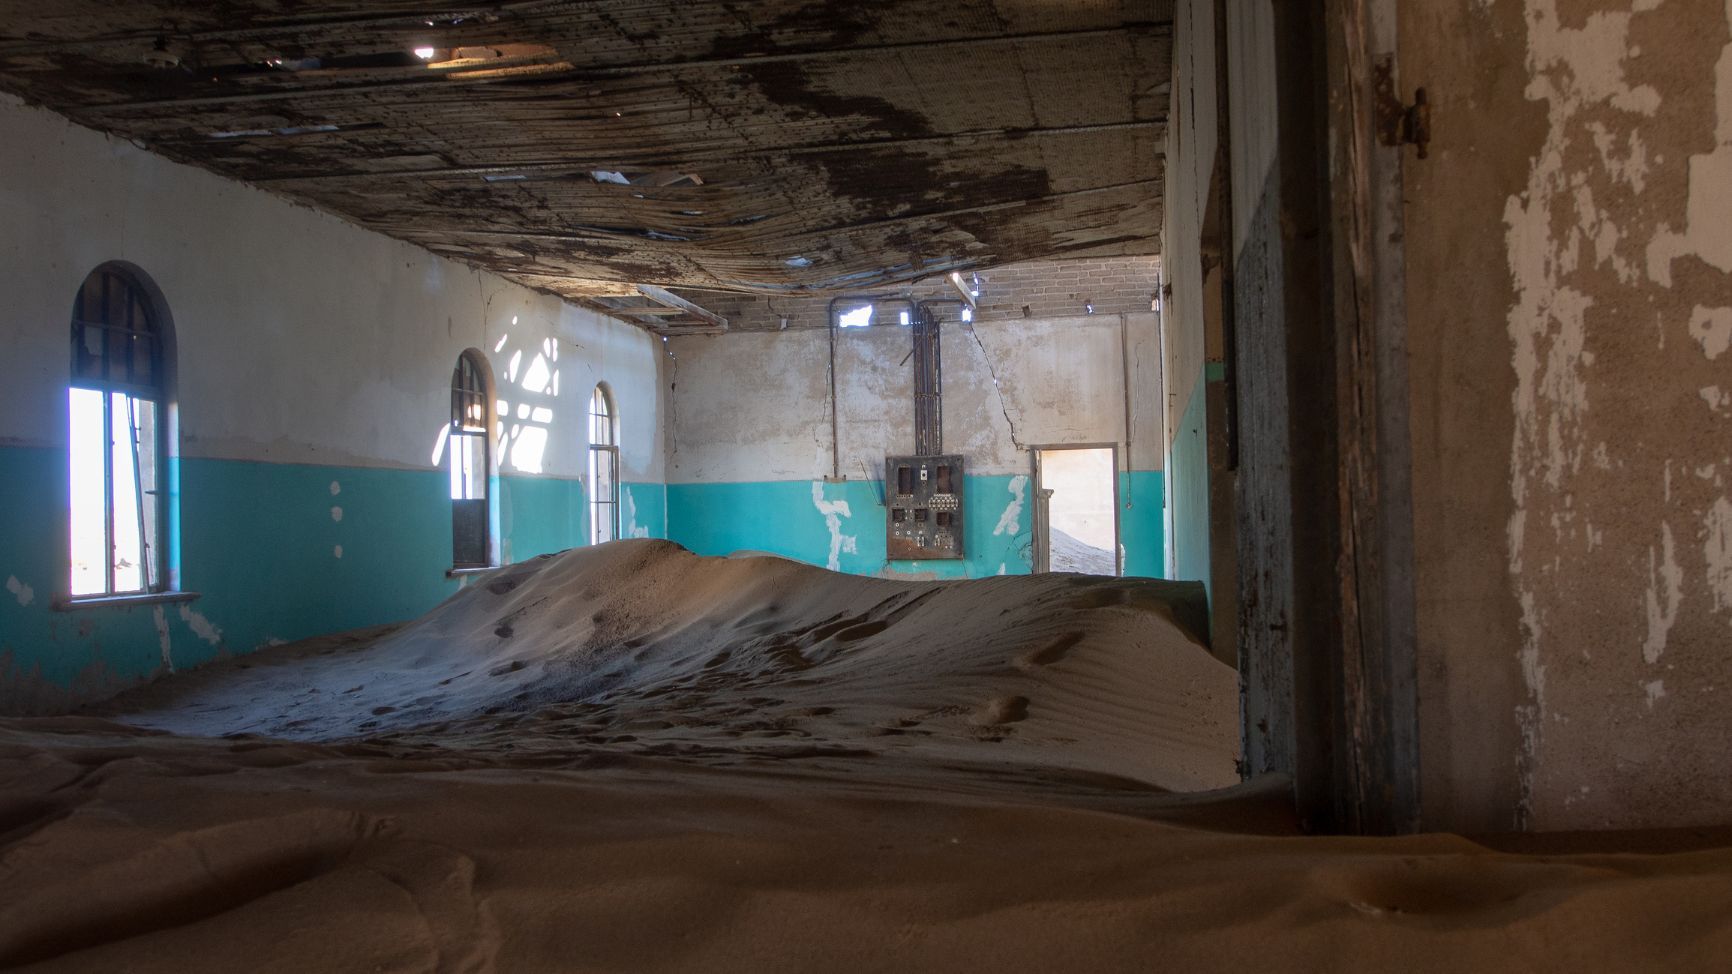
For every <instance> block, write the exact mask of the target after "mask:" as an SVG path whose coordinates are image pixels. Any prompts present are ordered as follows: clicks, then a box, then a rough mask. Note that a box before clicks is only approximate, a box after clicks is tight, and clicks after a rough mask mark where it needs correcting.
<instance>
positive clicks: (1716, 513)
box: [1402, 0, 1732, 829]
mask: <svg viewBox="0 0 1732 974" xmlns="http://www.w3.org/2000/svg"><path fill="white" fill-rule="evenodd" d="M1410 6H1411V8H1412V9H1411V10H1410V9H1408V7H1404V8H1403V11H1402V17H1403V23H1402V28H1403V45H1402V70H1403V76H1404V77H1403V82H1404V85H1406V86H1407V87H1412V86H1414V85H1425V86H1427V88H1428V90H1429V92H1430V93H1431V96H1432V100H1433V105H1434V109H1433V111H1434V116H1433V117H1434V130H1435V131H1434V137H1435V142H1434V146H1433V153H1432V158H1431V159H1430V160H1427V161H1425V162H1417V161H1414V162H1411V163H1410V164H1409V167H1408V174H1409V175H1408V198H1409V211H1408V216H1407V229H1408V238H1407V239H1408V281H1409V314H1410V322H1409V326H1410V332H1411V334H1412V336H1413V344H1412V363H1411V364H1412V369H1413V376H1414V430H1415V433H1414V435H1415V452H1416V471H1415V485H1416V490H1417V491H1418V495H1419V496H1417V497H1416V517H1417V519H1418V523H1417V525H1416V542H1417V544H1418V547H1419V551H1418V562H1419V566H1418V569H1419V585H1418V591H1419V593H1420V613H1421V618H1420V629H1421V642H1422V665H1423V669H1422V674H1421V713H1422V729H1423V755H1422V757H1423V764H1424V772H1425V788H1424V790H1425V800H1426V807H1427V818H1428V822H1429V823H1430V824H1434V825H1439V826H1444V827H1468V828H1497V827H1508V826H1511V825H1519V826H1524V827H1532V828H1542V829H1552V828H1591V827H1606V826H1638V825H1686V824H1700V823H1704V822H1718V821H1724V819H1725V816H1726V811H1725V809H1726V808H1727V807H1728V803H1729V802H1732V757H1729V756H1728V755H1732V749H1729V748H1732V700H1729V699H1728V692H1729V691H1728V684H1729V683H1732V653H1729V652H1728V647H1729V646H1732V611H1729V609H1732V600H1728V599H1727V598H1725V596H1724V594H1723V593H1724V584H1725V577H1726V574H1727V568H1726V565H1727V557H1726V542H1725V537H1726V532H1725V522H1726V515H1725V512H1726V511H1727V509H1728V504H1729V501H1728V497H1729V494H1728V491H1729V490H1732V484H1729V482H1728V481H1729V478H1728V472H1729V471H1732V417H1729V416H1728V415H1727V413H1726V411H1725V410H1723V409H1721V408H1720V399H1719V390H1721V389H1724V388H1727V387H1728V386H1732V383H1729V382H1728V381H1727V373H1726V366H1725V361H1724V360H1720V361H1716V360H1717V359H1719V358H1720V356H1721V355H1723V354H1724V350H1725V346H1726V344H1727V342H1728V340H1729V339H1728V338H1727V337H1726V336H1727V335H1729V334H1732V310H1729V309H1728V305H1732V273H1729V272H1732V193H1729V192H1728V191H1727V189H1726V187H1727V186H1729V185H1732V44H1729V43H1728V42H1729V40H1732V5H1728V4H1727V3H1726V2H1725V0H1664V2H1660V0H1636V2H1599V3H1586V2H1569V0H1491V2H1487V3H1482V4H1476V5H1471V6H1467V7H1464V6H1462V5H1458V4H1449V3H1444V2H1442V0H1437V2H1427V3H1421V4H1414V5H1410ZM1494 207H1495V211H1494ZM1494 227H1495V228H1500V229H1501V233H1502V236H1503V240H1504V246H1503V247H1502V248H1488V247H1486V246H1485V245H1484V244H1485V241H1486V239H1487V238H1488V235H1489V234H1490V233H1491V232H1492V231H1493V228H1494Z"/></svg>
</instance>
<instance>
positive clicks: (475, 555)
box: [448, 350, 492, 568]
mask: <svg viewBox="0 0 1732 974" xmlns="http://www.w3.org/2000/svg"><path fill="white" fill-rule="evenodd" d="M487 404H488V394H487V361H486V359H483V358H482V357H481V353H480V352H477V351H474V350H470V351H467V352H464V353H463V354H462V355H461V356H459V357H458V359H457V367H456V368H455V369H453V370H452V371H451V435H450V440H449V446H448V449H449V450H450V453H451V564H452V567H454V568H486V567H487V566H488V565H490V564H492V557H491V552H492V546H491V545H490V544H489V543H488V530H489V529H488V516H487V476H488V449H489V443H488V422H487V420H488V412H487Z"/></svg>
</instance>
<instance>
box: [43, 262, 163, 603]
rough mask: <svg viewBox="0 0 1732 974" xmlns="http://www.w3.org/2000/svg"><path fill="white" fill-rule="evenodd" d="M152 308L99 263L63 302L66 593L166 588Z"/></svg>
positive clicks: (158, 331)
mask: <svg viewBox="0 0 1732 974" xmlns="http://www.w3.org/2000/svg"><path fill="white" fill-rule="evenodd" d="M157 312H158V309H157V308H156V307H155V306H154V305H153V303H152V300H151V297H150V295H149V294H148V293H147V292H146V291H145V290H144V288H143V287H141V286H140V285H139V282H138V281H137V280H135V279H134V278H133V277H132V276H131V275H130V274H128V273H126V272H124V271H121V270H119V269H115V268H106V267H105V268H101V269H98V270H97V271H96V272H94V273H92V274H91V275H90V276H89V277H88V278H86V279H85V281H84V286H83V287H81V288H79V291H78V297H77V299H76V300H75V301H74V303H73V309H72V381H71V387H70V389H69V390H68V392H67V413H68V421H69V422H68V430H69V437H68V443H67V446H68V451H67V452H68V455H69V456H70V459H71V470H70V474H71V479H70V483H71V497H70V513H71V539H70V541H71V552H70V553H71V564H72V577H71V589H70V591H71V594H72V595H73V596H75V597H77V596H82V597H99V596H106V595H132V594H142V593H145V592H157V591H161V590H163V589H164V588H166V587H167V586H166V583H165V576H166V565H167V562H166V560H165V558H164V557H163V544H162V534H163V525H164V524H165V523H166V522H167V519H168V518H167V501H168V492H167V489H166V486H165V478H164V474H163V470H164V466H165V464H164V462H163V457H164V455H165V454H166V452H167V442H166V433H165V425H166V424H165V415H166V411H167V408H168V401H169V395H168V381H167V364H168V363H167V355H168V353H167V348H168V342H167V340H166V339H167V336H166V328H167V326H166V322H165V321H163V319H162V316H161V315H159V314H158V313H157Z"/></svg>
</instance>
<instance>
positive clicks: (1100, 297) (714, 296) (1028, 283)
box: [683, 257, 1160, 331]
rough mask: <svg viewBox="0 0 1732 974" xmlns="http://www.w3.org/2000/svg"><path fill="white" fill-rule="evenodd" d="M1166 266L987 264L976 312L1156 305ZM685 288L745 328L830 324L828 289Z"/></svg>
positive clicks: (936, 287)
mask: <svg viewBox="0 0 1732 974" xmlns="http://www.w3.org/2000/svg"><path fill="white" fill-rule="evenodd" d="M1159 266H1160V259H1159V258H1157V257H1113V258H1104V259H1100V260H1052V261H1032V262H1029V263H1023V264H1007V265H1005V266H1004V267H995V268H992V269H991V270H984V271H979V272H978V274H979V277H980V297H979V299H978V300H979V303H980V308H979V310H978V311H976V312H975V319H976V320H979V321H991V320H997V319H1007V318H1065V317H1071V316H1076V315H1084V314H1089V313H1090V312H1089V310H1088V308H1089V306H1090V305H1091V304H1092V305H1093V307H1094V311H1093V313H1094V314H1110V315H1116V314H1121V313H1125V312H1136V311H1148V310H1149V306H1150V302H1151V301H1152V300H1153V299H1154V295H1155V289H1156V287H1157V286H1158V284H1157V281H1158V268H1159ZM965 276H966V275H965ZM683 293H684V294H685V295H686V296H687V297H689V298H691V299H692V300H693V301H696V302H697V303H698V304H700V305H702V306H704V307H705V308H708V309H710V310H712V311H714V312H716V313H717V314H720V315H723V316H724V317H726V318H727V319H728V322H729V326H730V327H731V328H733V329H735V330H738V331H765V330H770V331H774V330H776V329H778V328H780V327H782V319H783V318H786V319H787V322H788V323H787V327H789V328H825V327H828V326H829V305H830V298H829V297H827V296H822V297H773V298H765V297H757V296H748V295H737V294H726V293H718V292H703V291H687V292H683ZM871 293H873V294H884V295H895V296H897V297H913V298H916V299H921V298H944V297H952V296H954V295H955V294H956V291H955V289H953V288H952V287H951V286H950V285H949V284H948V283H947V282H946V281H945V279H944V278H942V277H937V278H932V279H930V280H926V281H921V282H919V283H917V284H913V285H908V286H904V287H900V288H884V289H877V290H874V291H872V292H871ZM891 313H892V314H894V312H891ZM878 320H879V321H880V322H882V321H883V319H882V318H880V319H878Z"/></svg>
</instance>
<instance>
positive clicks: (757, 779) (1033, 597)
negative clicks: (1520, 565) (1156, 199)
mask: <svg viewBox="0 0 1732 974" xmlns="http://www.w3.org/2000/svg"><path fill="white" fill-rule="evenodd" d="M1186 591H1187V590H1185V589H1182V588H1180V587H1176V586H1169V585H1163V584H1161V583H1150V582H1139V581H1131V580H1115V579H1094V578H1083V577H1076V576H1062V575H1058V576H1040V577H1021V578H998V579H986V580H980V581H972V582H960V583H907V582H893V581H885V580H877V579H863V578H855V577H848V576H840V575H833V574H830V573H827V572H823V571H821V570H818V569H814V568H810V567H806V566H802V565H797V564H793V563H790V562H785V561H780V560H776V559H768V558H750V559H711V558H699V557H697V556H694V555H691V554H689V553H687V552H685V551H683V550H681V549H679V548H677V547H676V546H673V545H669V544H666V543H661V542H623V543H618V544H614V545H608V546H603V547H601V548H596V549H583V550H578V551H573V552H568V553H566V554H563V555H559V556H555V557H551V558H543V559H537V560H534V561H531V562H527V563H525V564H522V565H517V566H512V567H510V568H506V569H503V570H501V571H499V572H497V573H494V574H493V575H490V576H487V577H486V578H484V579H482V580H480V581H479V582H478V583H477V584H475V585H473V586H471V587H470V588H469V589H467V590H465V591H464V592H463V593H461V594H459V595H458V596H456V597H454V598H453V599H452V600H450V601H449V602H447V603H446V604H445V605H443V606H441V607H440V608H439V609H437V610H435V611H434V612H432V613H430V614H429V615H428V616H426V617H424V618H422V619H421V620H418V621H416V622H414V623H412V624H409V625H407V626H404V627H401V628H398V629H394V630H389V631H380V632H375V633H368V634H353V635H349V636H344V637H333V638H328V639H323V640H314V641H309V642H307V643H303V644H298V645H294V646H286V647H280V648H278V649H275V650H270V651H266V652H263V653H259V654H255V655H253V656H250V657H247V658H245V659H241V660H235V661H230V662H227V663H224V664H219V665H217V666H213V667H209V668H207V669H205V670H202V671H199V672H197V673H192V674H185V675H182V676H179V677H175V678H172V679H169V680H165V681H161V682H159V683H158V684H155V685H153V686H151V687H148V688H145V689H143V690H141V691H138V692H135V693H133V694H129V695H127V696H126V697H124V698H122V699H121V700H118V701H116V702H115V703H114V704H113V705H111V706H110V707H109V708H106V710H105V712H104V713H103V714H100V715H87V716H77V717H65V718H53V719H37V720H14V721H0V969H10V968H14V967H18V968H22V969H30V970H34V969H43V970H90V971H121V970H124V971H174V972H187V971H225V972H227V971H324V970H341V971H452V972H467V971H543V970H552V971H590V970H598V971H599V970H609V971H655V970H690V971H733V970H739V971H747V970H750V971H807V970H848V971H853V970H877V971H909V970H945V971H950V970H995V971H1024V970H1027V971H1036V970H1038V971H1073V970H1075V971H1083V970H1125V971H1149V970H1159V969H1164V968H1169V967H1172V968H1177V969H1186V970H1208V971H1214V970H1258V971H1267V970H1307V971H1335V970H1368V971H1412V970H1557V971H1603V970H1615V971H1636V970H1655V971H1660V970H1667V971H1671V970H1704V971H1716V970H1732V847H1729V846H1732V838H1729V836H1728V835H1727V834H1725V833H1657V834H1648V835H1642V836H1595V837H1540V838H1528V839H1502V840H1480V841H1477V842H1476V841H1470V840H1468V839H1464V838H1459V837H1454V836H1418V837H1412V838H1403V839H1383V840H1378V839H1329V838H1311V837H1303V836H1300V835H1298V834H1297V830H1296V828H1295V826H1294V823H1293V822H1292V819H1291V815H1290V814H1289V813H1288V811H1287V809H1286V806H1285V803H1284V794H1285V792H1284V789H1283V787H1282V784H1281V782H1266V783H1257V784H1253V785H1250V786H1240V787H1232V788H1227V786H1230V785H1232V784H1233V783H1234V782H1235V781H1236V780H1237V776H1236V774H1235V772H1234V765H1233V750H1234V739H1235V731H1234V725H1235V723H1236V715H1235V709H1236V690H1235V682H1236V678H1235V676H1234V674H1233V673H1232V671H1231V670H1230V669H1228V668H1227V667H1225V666H1223V665H1221V664H1220V663H1218V662H1217V661H1215V660H1214V659H1213V658H1212V657H1211V656H1210V655H1209V654H1208V652H1207V651H1206V650H1204V649H1203V648H1202V647H1201V646H1199V645H1198V644H1197V643H1196V641H1195V640H1194V639H1193V638H1192V636H1190V635H1189V632H1190V631H1194V628H1195V625H1196V623H1197V620H1196V618H1195V613H1196V606H1195V605H1194V604H1193V603H1190V602H1188V601H1186V598H1185V594H1186ZM1188 627H1189V628H1188ZM1221 788H1226V789H1227V790H1224V791H1209V790H1208V789H1221ZM1620 848H1621V849H1624V850H1626V851H1622V852H1614V851H1611V850H1613V849H1620Z"/></svg>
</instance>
